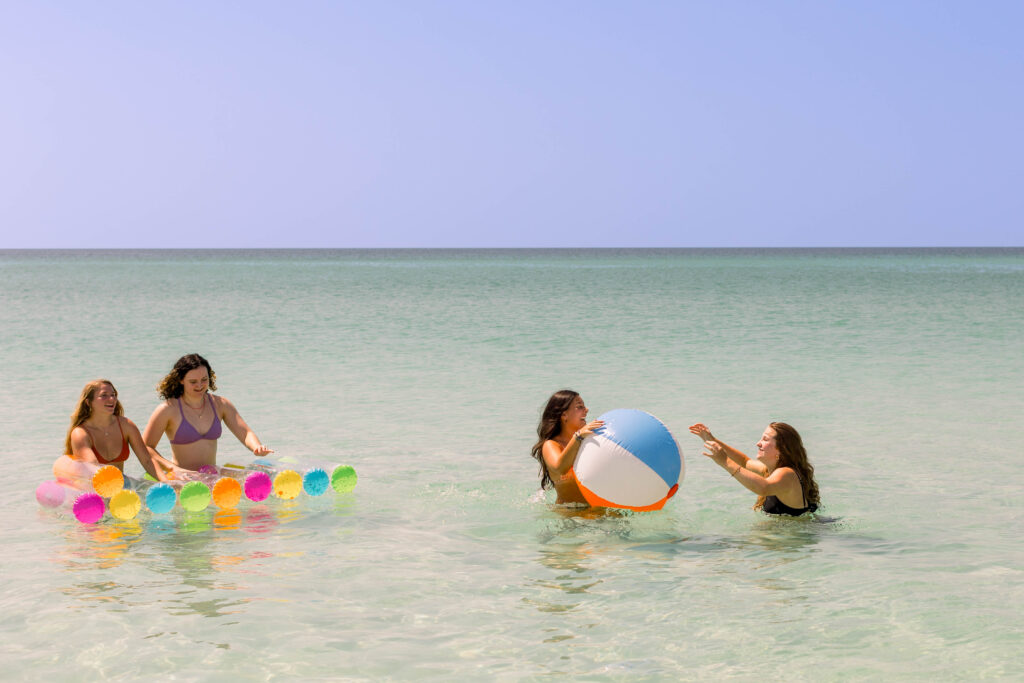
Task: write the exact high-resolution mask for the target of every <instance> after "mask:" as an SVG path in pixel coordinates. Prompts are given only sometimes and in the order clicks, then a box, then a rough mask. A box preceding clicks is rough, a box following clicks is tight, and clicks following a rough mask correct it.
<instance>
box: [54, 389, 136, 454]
mask: <svg viewBox="0 0 1024 683" xmlns="http://www.w3.org/2000/svg"><path fill="white" fill-rule="evenodd" d="M104 386H109V387H110V388H111V389H113V390H114V396H117V389H116V388H115V387H114V383H113V382H111V381H110V380H109V379H94V380H93V381H91V382H89V383H88V384H86V385H85V386H84V387H82V395H81V396H79V397H78V403H77V404H76V405H75V410H74V411H73V412H72V413H71V426H69V427H68V433H67V436H65V437H64V454H65V455H71V452H72V451H71V432H73V431H75V427H78V426H80V425H81V424H82V423H83V422H85V421H86V420H88V419H89V418H90V417H92V405H91V402H92V400H93V399H94V398H96V392H97V391H99V390H100V388H102V387H104ZM114 415H115V416H117V417H120V416H121V415H124V407H123V406H122V405H121V399H118V400H117V403H116V404H115V405H114Z"/></svg>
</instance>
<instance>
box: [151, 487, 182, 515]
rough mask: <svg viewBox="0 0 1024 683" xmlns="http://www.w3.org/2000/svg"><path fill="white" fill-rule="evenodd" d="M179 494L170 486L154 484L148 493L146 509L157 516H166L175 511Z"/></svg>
mask: <svg viewBox="0 0 1024 683" xmlns="http://www.w3.org/2000/svg"><path fill="white" fill-rule="evenodd" d="M177 502H178V493H177V491H175V490H174V487H173V486H171V485H170V484H165V483H163V482H161V483H159V484H154V485H153V486H151V487H150V489H149V491H148V492H147V493H146V507H148V508H149V511H150V512H152V513H153V514H155V515H164V514H167V513H168V512H170V511H171V510H173V509H174V505H175V503H177Z"/></svg>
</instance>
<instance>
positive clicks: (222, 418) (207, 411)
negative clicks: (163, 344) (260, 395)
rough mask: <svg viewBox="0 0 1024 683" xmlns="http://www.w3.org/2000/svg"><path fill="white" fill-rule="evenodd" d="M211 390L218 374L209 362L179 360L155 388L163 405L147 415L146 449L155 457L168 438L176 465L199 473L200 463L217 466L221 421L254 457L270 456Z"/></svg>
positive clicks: (193, 356) (190, 357) (231, 407)
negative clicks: (165, 437) (157, 447)
mask: <svg viewBox="0 0 1024 683" xmlns="http://www.w3.org/2000/svg"><path fill="white" fill-rule="evenodd" d="M216 390H217V375H216V374H214V372H213V368H212V367H210V363H209V361H207V360H206V359H205V358H203V357H202V356H200V355H199V354H197V353H190V354H189V355H187V356H182V357H181V358H179V359H178V362H177V363H175V364H174V368H173V369H172V370H171V372H170V373H168V375H167V376H166V377H164V378H163V380H162V381H161V382H160V384H158V385H157V391H158V392H159V394H160V398H162V399H164V402H163V403H161V404H160V405H159V406H157V408H156V410H154V411H153V414H152V415H151V416H150V417H149V423H148V424H147V425H146V430H145V431H144V432H143V435H142V436H143V440H144V441H145V442H146V445H147V446H148V447H149V448H150V449H151V450H152V451H153V452H154V453H156V454H157V455H159V453H158V452H157V450H156V445H157V444H158V443H160V437H161V436H162V435H163V434H167V438H168V440H169V441H170V442H171V452H172V453H174V461H175V463H176V464H177V465H178V466H179V467H183V468H185V469H188V470H198V469H199V468H200V467H203V466H204V465H213V466H216V464H217V439H219V438H220V435H221V424H222V423H223V424H225V425H227V427H228V429H230V430H231V433H232V434H234V435H235V437H236V438H238V440H239V441H241V442H242V444H243V445H244V446H245V447H246V448H248V449H249V450H250V451H252V452H253V455H266V454H268V453H273V451H272V450H270V449H269V448H267V447H266V446H264V445H263V444H262V443H260V440H259V437H257V436H256V433H255V432H254V431H252V429H251V428H250V427H249V425H248V424H246V422H245V420H243V419H242V416H241V415H239V414H238V410H237V409H236V408H235V406H234V405H233V404H232V403H231V401H229V400H227V399H226V398H224V397H223V396H215V395H214V394H211V393H210V391H216Z"/></svg>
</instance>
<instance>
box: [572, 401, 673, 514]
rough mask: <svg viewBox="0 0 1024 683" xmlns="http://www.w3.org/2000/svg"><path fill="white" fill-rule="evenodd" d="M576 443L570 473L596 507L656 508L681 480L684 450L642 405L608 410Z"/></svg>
mask: <svg viewBox="0 0 1024 683" xmlns="http://www.w3.org/2000/svg"><path fill="white" fill-rule="evenodd" d="M597 419H598V420H603V421H604V426H602V427H601V428H600V429H599V430H597V432H595V433H594V434H592V435H591V436H588V437H587V438H586V439H584V440H583V443H582V444H581V445H580V450H579V453H577V455H576V462H575V463H574V464H573V474H574V475H575V477H576V482H577V483H578V484H579V487H580V491H581V492H582V493H583V497H584V498H586V500H587V502H588V503H590V504H591V505H594V506H597V507H610V508H622V509H626V510H660V509H661V508H662V507H663V506H664V505H665V503H666V502H667V501H668V499H669V498H671V497H672V496H674V495H675V493H676V491H677V490H678V489H679V482H681V481H682V480H683V475H684V467H685V466H684V463H683V451H682V449H680V448H679V444H678V443H676V440H675V438H673V436H672V433H671V432H669V431H668V428H667V427H666V426H665V425H664V424H662V422H661V420H659V419H658V418H656V417H654V416H653V415H651V414H650V413H645V412H644V411H642V410H633V409H620V410H612V411H610V412H607V413H605V414H604V415H602V416H600V417H599V418H597Z"/></svg>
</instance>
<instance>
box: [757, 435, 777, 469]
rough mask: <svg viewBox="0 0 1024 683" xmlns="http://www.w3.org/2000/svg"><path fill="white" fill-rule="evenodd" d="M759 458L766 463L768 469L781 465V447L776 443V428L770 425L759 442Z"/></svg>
mask: <svg viewBox="0 0 1024 683" xmlns="http://www.w3.org/2000/svg"><path fill="white" fill-rule="evenodd" d="M757 459H758V460H759V461H760V462H762V463H764V466H765V467H767V468H768V470H769V471H770V470H774V469H775V468H776V467H778V465H779V447H778V446H777V445H776V444H775V430H774V429H772V428H771V427H768V428H767V429H765V430H764V434H762V435H761V440H760V441H758V442H757Z"/></svg>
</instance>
